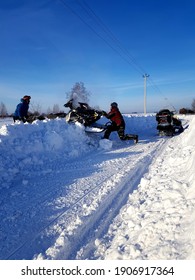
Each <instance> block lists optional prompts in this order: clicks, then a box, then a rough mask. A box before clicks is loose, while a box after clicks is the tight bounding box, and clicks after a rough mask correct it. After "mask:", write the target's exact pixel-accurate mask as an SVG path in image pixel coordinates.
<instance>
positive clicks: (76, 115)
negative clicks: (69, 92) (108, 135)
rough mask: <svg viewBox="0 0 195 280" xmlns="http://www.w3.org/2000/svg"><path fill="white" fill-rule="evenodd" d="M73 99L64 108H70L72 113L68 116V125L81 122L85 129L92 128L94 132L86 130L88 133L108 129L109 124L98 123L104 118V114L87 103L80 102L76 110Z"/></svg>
mask: <svg viewBox="0 0 195 280" xmlns="http://www.w3.org/2000/svg"><path fill="white" fill-rule="evenodd" d="M73 103H74V102H73V99H70V100H69V101H68V102H67V103H65V104H64V107H68V108H70V111H69V112H68V113H67V115H66V117H65V118H66V121H67V122H68V123H76V122H79V123H81V124H83V125H84V126H85V127H88V128H92V129H93V130H91V131H90V130H86V131H87V132H102V131H104V130H105V129H106V127H107V124H105V125H103V124H98V123H96V122H97V121H98V120H99V119H100V118H101V117H102V116H103V112H102V111H99V110H96V109H93V108H91V107H90V106H89V105H88V104H87V103H83V102H78V105H79V106H77V107H76V108H75V106H74V105H73Z"/></svg>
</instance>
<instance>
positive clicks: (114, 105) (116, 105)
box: [110, 102, 118, 107]
mask: <svg viewBox="0 0 195 280" xmlns="http://www.w3.org/2000/svg"><path fill="white" fill-rule="evenodd" d="M110 106H111V107H118V104H117V103H116V102H112V103H111V104H110Z"/></svg>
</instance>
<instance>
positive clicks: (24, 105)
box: [13, 95, 31, 123]
mask: <svg viewBox="0 0 195 280" xmlns="http://www.w3.org/2000/svg"><path fill="white" fill-rule="evenodd" d="M30 99H31V97H30V96H29V95H25V96H24V97H23V98H22V99H21V102H20V103H19V104H18V105H17V107H16V110H15V112H14V114H13V120H14V122H15V121H16V120H20V121H23V122H24V123H25V122H26V121H27V118H28V109H29V103H30Z"/></svg>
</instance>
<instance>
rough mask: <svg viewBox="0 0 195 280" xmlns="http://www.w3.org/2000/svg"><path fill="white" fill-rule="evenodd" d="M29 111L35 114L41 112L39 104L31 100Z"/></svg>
mask: <svg viewBox="0 0 195 280" xmlns="http://www.w3.org/2000/svg"><path fill="white" fill-rule="evenodd" d="M30 111H31V112H32V113H33V114H34V115H36V116H38V115H40V114H41V105H40V104H38V103H34V102H31V103H30Z"/></svg>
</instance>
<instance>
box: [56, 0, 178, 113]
mask: <svg viewBox="0 0 195 280" xmlns="http://www.w3.org/2000/svg"><path fill="white" fill-rule="evenodd" d="M59 1H60V2H61V3H62V4H63V5H64V6H65V7H66V8H67V9H69V10H70V11H71V12H72V13H73V14H74V15H75V16H76V17H78V18H79V19H80V20H81V21H82V22H83V23H84V24H85V25H86V26H87V27H88V28H89V29H90V30H91V31H92V32H93V33H94V34H96V36H98V37H99V38H100V39H101V40H103V41H104V43H106V44H107V45H108V46H109V47H110V48H111V49H112V50H113V51H114V52H116V53H117V54H118V55H119V56H120V57H121V58H122V59H123V60H124V61H126V62H127V63H128V64H129V65H131V66H132V67H133V68H134V69H135V70H136V71H137V72H138V73H139V74H140V75H142V76H144V74H145V73H146V71H145V70H144V68H143V67H142V66H141V65H140V64H138V62H137V61H136V59H135V58H134V57H133V56H132V55H131V54H130V53H129V51H128V50H127V49H126V48H124V47H123V46H122V44H121V42H120V41H119V40H118V39H117V37H116V36H115V35H114V34H113V32H112V31H111V30H110V29H109V28H108V27H107V26H106V25H105V24H104V23H103V21H102V20H101V19H100V17H98V16H97V15H96V13H95V12H94V11H93V10H92V8H91V7H90V6H89V5H88V4H87V3H86V1H84V0H83V1H82V3H81V1H79V0H75V1H76V2H77V3H78V5H79V6H80V7H81V9H82V10H83V11H84V12H85V13H86V14H87V15H88V16H89V17H90V18H91V19H92V20H94V21H95V23H96V24H97V26H98V27H100V29H102V30H103V32H104V33H105V34H106V35H107V36H108V38H109V39H110V40H111V41H108V38H106V39H105V37H104V36H103V35H102V34H99V33H98V32H97V29H95V28H94V27H93V26H92V24H88V23H87V19H86V18H83V17H82V16H81V15H79V14H78V12H76V11H75V10H74V9H73V8H72V7H71V6H70V5H68V4H67V2H66V0H59ZM147 78H148V82H149V84H150V85H151V87H152V88H153V89H154V90H155V92H159V93H160V94H161V95H162V96H163V94H162V92H161V90H160V89H159V87H158V86H157V85H156V84H155V83H154V81H153V80H152V79H151V77H149V76H148V77H147ZM163 98H164V99H166V100H168V98H166V97H164V96H163ZM170 106H171V107H173V108H174V106H173V105H172V104H170ZM174 109H175V108H174Z"/></svg>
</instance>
